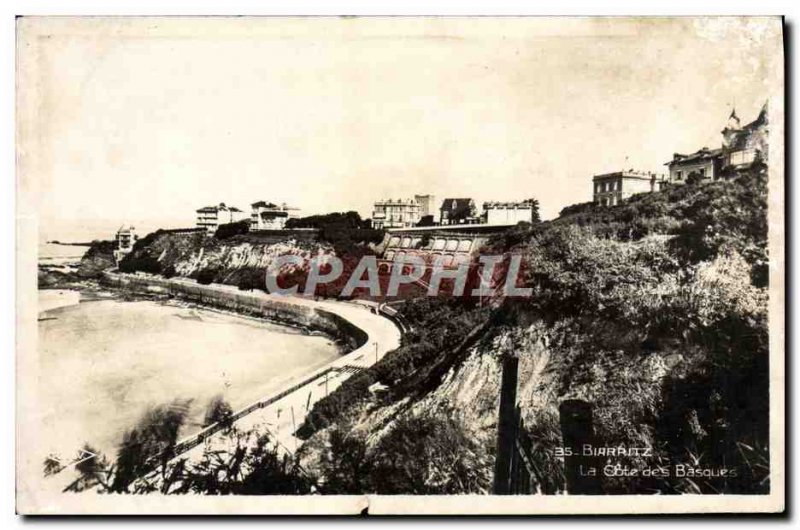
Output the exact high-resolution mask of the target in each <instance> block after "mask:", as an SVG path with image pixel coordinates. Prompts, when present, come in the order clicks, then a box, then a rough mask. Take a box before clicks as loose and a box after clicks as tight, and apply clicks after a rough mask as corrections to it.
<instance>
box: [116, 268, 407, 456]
mask: <svg viewBox="0 0 800 530" xmlns="http://www.w3.org/2000/svg"><path fill="white" fill-rule="evenodd" d="M104 277H105V279H106V281H107V282H108V283H110V284H112V285H115V286H117V287H120V288H123V289H125V288H127V289H134V290H136V289H144V290H145V291H146V292H148V293H162V294H170V295H173V296H176V297H178V298H181V299H186V300H189V301H193V302H196V303H198V305H200V306H201V307H203V306H205V305H210V306H212V307H214V306H216V307H220V306H221V307H223V308H224V309H227V310H231V311H233V312H236V313H240V314H241V313H245V314H250V315H253V314H254V313H256V314H259V313H260V316H261V318H266V319H267V320H270V321H276V322H277V323H285V322H286V321H287V320H288V321H291V322H294V323H295V325H298V326H302V327H307V328H312V329H316V330H318V331H321V332H323V333H326V334H332V335H333V336H334V337H339V338H344V337H345V336H346V337H347V340H348V341H349V345H350V351H349V352H347V353H345V354H343V355H341V356H340V357H338V358H337V359H336V360H334V361H332V362H330V363H328V364H327V365H325V366H322V367H319V368H317V369H316V370H312V371H311V372H310V373H308V374H301V375H299V376H296V377H295V378H291V379H289V380H284V382H283V383H281V384H280V386H279V387H277V389H276V391H275V392H273V393H271V394H270V395H268V396H264V397H263V398H261V399H259V400H257V401H255V402H254V403H252V404H250V405H248V406H246V407H243V408H242V409H239V410H238V411H236V412H234V421H240V420H242V419H244V418H245V417H246V418H247V422H248V423H250V424H253V425H256V424H259V423H266V422H268V423H269V424H270V425H271V427H270V429H269V430H270V431H271V432H272V433H273V435H274V436H275V439H276V442H277V443H279V444H280V445H281V446H283V447H284V449H286V450H287V451H291V449H290V447H291V446H292V445H294V446H295V447H296V446H297V445H298V444H299V440H298V439H297V438H295V436H294V431H295V430H296V427H298V426H299V425H301V424H302V423H303V421H304V420H305V416H306V415H307V414H308V412H309V411H310V410H311V408H312V406H313V404H315V403H316V402H317V401H319V400H320V399H322V398H324V397H325V396H326V395H327V394H328V393H329V392H328V391H329V389H330V390H332V389H333V388H335V387H336V386H338V385H339V384H341V382H343V381H344V380H345V379H347V378H349V377H350V376H351V375H352V374H353V373H356V372H357V371H360V370H363V369H366V368H368V367H370V366H372V365H373V364H374V363H376V362H378V361H379V360H380V359H382V358H383V356H384V355H386V353H388V352H389V351H392V350H394V349H396V348H398V347H399V346H400V338H401V332H400V330H399V329H398V327H397V326H396V325H395V323H394V322H393V321H391V320H389V319H388V318H386V317H384V316H381V315H379V314H376V313H373V312H372V311H371V310H370V308H368V307H366V306H364V305H361V304H356V303H350V302H341V301H328V300H326V301H316V300H311V299H308V298H303V297H295V296H280V295H272V294H267V293H264V292H262V291H250V292H244V291H240V290H238V289H237V288H236V287H232V286H227V285H219V284H212V285H199V284H197V283H196V282H194V281H192V280H185V279H175V278H172V279H165V278H160V277H155V276H144V275H129V274H121V273H112V272H106V273H104ZM209 302H211V303H209ZM218 304H219V305H218ZM323 379H324V381H323V382H321V383H318V384H314V383H315V382H317V381H320V380H323ZM323 385H324V386H323ZM287 409H289V410H290V412H291V414H287V413H284V414H283V415H282V416H281V411H286V410H287ZM219 430H221V428H220V426H218V425H212V426H209V427H206V428H205V429H202V430H200V431H199V432H196V433H194V434H192V435H190V436H188V437H186V438H184V439H182V440H180V441H179V442H178V443H177V444H176V450H175V451H174V455H175V456H177V455H179V454H183V455H184V456H186V454H185V453H187V452H190V451H192V450H193V449H194V448H196V447H198V446H202V444H203V442H205V441H206V440H208V439H209V438H210V437H212V436H213V435H214V434H215V433H216V432H217V431H219Z"/></svg>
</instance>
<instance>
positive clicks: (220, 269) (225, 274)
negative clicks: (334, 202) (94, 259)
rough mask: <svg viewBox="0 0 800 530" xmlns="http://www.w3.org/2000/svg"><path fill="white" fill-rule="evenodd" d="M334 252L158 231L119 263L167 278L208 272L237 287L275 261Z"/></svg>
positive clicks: (299, 243)
mask: <svg viewBox="0 0 800 530" xmlns="http://www.w3.org/2000/svg"><path fill="white" fill-rule="evenodd" d="M329 252H331V247H330V246H328V245H326V244H324V243H320V242H318V241H315V240H308V239H300V238H293V237H291V236H286V237H284V238H277V237H270V238H262V239H259V238H256V237H252V236H235V237H232V238H229V239H224V240H220V239H217V238H214V237H211V236H209V235H207V234H205V233H199V232H177V233H176V232H168V231H164V232H155V233H153V234H150V235H148V236H147V237H146V238H144V239H142V240H140V241H139V242H138V243H137V245H136V247H135V248H134V250H133V252H131V254H130V255H129V256H127V257H126V258H125V259H124V260H123V261H122V263H121V264H120V270H122V271H123V272H134V271H136V270H142V271H144V272H151V273H157V274H163V275H165V276H183V277H187V278H197V277H198V275H199V274H200V273H201V272H203V271H209V272H210V273H211V277H212V278H213V281H214V282H217V283H227V284H237V283H238V282H239V281H240V280H241V279H242V277H243V276H244V275H247V274H251V273H253V274H257V275H260V277H261V278H263V273H264V272H265V271H266V269H267V268H268V267H269V266H270V264H271V263H272V262H273V260H274V259H275V258H276V257H278V256H281V255H285V254H293V255H299V256H301V257H303V258H307V259H310V258H312V257H314V256H317V255H319V254H325V253H329Z"/></svg>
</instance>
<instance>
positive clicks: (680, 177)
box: [675, 171, 683, 180]
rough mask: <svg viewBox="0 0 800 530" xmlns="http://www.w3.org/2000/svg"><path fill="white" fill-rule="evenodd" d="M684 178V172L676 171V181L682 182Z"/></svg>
mask: <svg viewBox="0 0 800 530" xmlns="http://www.w3.org/2000/svg"><path fill="white" fill-rule="evenodd" d="M682 178H683V171H676V172H675V179H676V180H681V179H682Z"/></svg>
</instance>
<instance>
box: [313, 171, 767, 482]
mask: <svg viewBox="0 0 800 530" xmlns="http://www.w3.org/2000/svg"><path fill="white" fill-rule="evenodd" d="M488 247H489V248H487V249H485V250H486V252H487V253H507V252H513V253H516V254H520V255H521V256H522V267H521V274H520V285H524V286H528V287H531V288H532V289H533V295H532V296H531V297H530V298H521V299H512V298H505V299H504V298H502V297H497V298H495V299H494V300H493V301H492V308H491V314H490V315H489V317H488V320H487V319H483V320H482V321H483V322H484V324H483V325H479V322H481V319H479V318H477V316H476V315H478V314H479V312H480V311H484V310H485V307H484V308H477V307H474V305H473V306H470V305H469V302H467V305H466V306H464V307H463V308H462V309H459V310H458V311H460V312H457V311H456V310H455V309H451V310H449V311H448V312H439V313H437V309H436V308H435V307H433V306H431V304H430V303H429V302H427V303H422V305H419V304H417V303H416V302H412V303H407V304H406V305H405V306H402V308H401V311H403V312H404V313H405V316H406V317H407V318H408V319H409V321H410V322H412V325H413V326H414V327H415V331H414V332H413V333H411V334H409V336H407V337H406V340H405V342H404V344H403V346H402V347H401V348H400V349H398V350H397V351H396V352H394V353H391V354H389V355H387V356H386V358H385V359H383V360H382V361H381V362H380V363H379V364H378V365H377V366H376V367H374V368H372V369H371V370H370V373H367V374H364V375H360V376H359V378H353V379H352V380H350V381H347V382H345V384H343V385H342V387H340V388H339V389H337V391H336V393H335V394H338V395H339V396H340V397H341V399H337V396H336V395H332V397H331V399H330V400H329V402H328V403H319V404H318V406H317V407H315V409H316V408H319V411H318V412H319V414H311V417H312V418H313V419H314V420H315V422H316V423H314V424H313V425H310V426H304V430H305V432H306V433H309V432H311V435H310V438H309V440H308V442H307V444H306V445H307V447H306V449H305V462H306V464H307V467H308V469H311V470H314V471H315V472H316V473H318V474H319V476H322V477H325V478H326V480H328V485H329V487H330V488H331V489H332V490H333V491H337V492H348V491H359V490H360V491H377V492H381V493H446V492H449V491H458V492H461V493H470V492H487V491H489V490H490V488H491V478H492V476H493V462H494V455H495V454H496V451H497V448H496V440H497V421H498V405H499V394H500V392H499V388H500V382H501V374H502V365H503V362H502V361H503V358H504V357H505V356H511V355H513V356H516V357H517V358H518V359H519V368H518V374H519V384H518V389H517V405H518V407H519V412H520V418H521V420H522V422H523V424H524V431H523V433H524V436H527V437H528V438H529V439H530V440H531V441H532V449H531V455H530V457H531V460H532V461H533V463H534V464H535V467H536V468H537V469H538V470H539V475H538V476H537V477H535V478H534V480H533V485H532V490H533V491H534V492H542V493H558V492H563V491H564V488H565V482H564V470H563V465H564V464H563V459H562V458H559V457H558V455H557V450H558V449H559V448H560V447H562V446H563V444H564V442H563V439H562V432H561V424H560V416H559V407H560V405H561V404H562V403H564V402H565V401H567V400H581V401H583V402H585V403H587V404H588V405H589V406H590V407H591V409H592V411H593V422H592V430H593V432H594V435H595V439H596V443H597V445H598V446H600V447H626V448H649V449H650V450H651V451H652V455H651V456H648V457H643V456H637V455H631V456H623V457H615V458H611V459H609V458H606V459H605V461H604V465H605V464H606V463H608V464H614V465H617V464H618V465H621V466H629V467H631V468H634V469H644V468H648V467H653V466H665V467H667V468H670V466H672V467H674V466H677V465H689V466H696V467H701V468H703V469H706V470H712V471H713V473H718V471H719V469H722V468H727V469H735V470H736V474H735V476H733V477H730V476H729V477H724V478H721V477H720V476H719V474H716V475H715V474H713V473H712V471H708V473H709V474H708V475H706V476H700V477H696V480H692V481H686V480H681V479H679V478H677V477H675V476H670V477H634V478H631V477H613V476H612V477H606V478H604V479H603V490H604V491H605V492H606V493H619V494H622V493H642V492H648V493H652V492H662V493H673V494H674V493H715V492H716V493H718V492H721V491H724V492H728V493H755V492H763V491H766V489H767V488H769V475H768V471H766V470H767V469H768V465H766V463H767V462H768V461H769V454H768V450H767V448H768V437H769V424H768V417H769V378H768V365H769V349H768V333H767V322H766V314H767V310H766V308H767V289H766V283H767V278H766V276H765V266H766V265H765V264H766V263H767V259H766V180H765V171H764V170H763V168H762V169H757V170H755V172H754V173H752V174H748V175H741V176H739V177H738V178H736V179H734V180H730V181H720V182H714V183H707V184H699V185H696V186H684V187H680V188H674V189H669V190H666V191H665V192H662V193H654V194H649V195H646V196H638V197H634V198H632V199H630V200H628V201H626V203H624V204H623V205H621V206H619V207H616V208H613V209H609V208H596V207H591V206H585V207H584V208H583V209H582V210H581V211H575V212H574V211H571V212H569V214H568V215H565V216H563V217H562V218H561V219H559V220H557V221H555V222H551V223H548V224H545V225H542V226H539V227H534V228H532V229H527V228H522V229H514V230H511V231H509V232H507V233H505V234H503V235H502V236H499V237H497V238H495V240H493V241H491V242H490V243H489V245H488ZM426 304H427V305H426ZM453 307H457V306H453ZM453 315H456V316H458V318H461V319H462V322H458V321H457V320H456V317H454V316H453ZM463 315H467V316H466V317H463ZM470 315H473V316H474V318H473V317H469V316H470ZM462 317H463V318H462ZM468 317H469V318H468ZM459 328H460V329H459ZM471 332H475V333H476V336H475V337H473V338H472V339H471V340H469V341H467V342H466V343H462V340H463V339H464V337H466V336H468V335H469V334H470V333H471ZM393 374H394V375H393ZM374 381H377V382H379V383H381V384H382V385H384V386H386V387H388V389H387V390H386V391H384V392H379V391H372V392H371V393H370V392H366V390H365V389H366V387H367V386H369V385H371V384H372V383H373V382H374ZM370 388H372V387H371V386H370ZM320 419H324V420H325V421H324V422H321V421H319V420H320ZM453 445H457V446H458V447H459V448H460V449H462V450H463V451H462V453H460V454H461V456H458V455H454V454H452V453H451V452H450V449H449V448H450V447H451V446H453ZM342 454H344V455H350V456H341V455H342ZM337 455H338V456H337ZM354 455H358V461H359V462H361V463H362V464H361V465H360V467H359V468H358V469H357V470H354V468H352V466H350V462H351V460H352V459H353V458H355V457H354ZM451 457H452V458H454V459H456V460H455V461H451V460H449V459H450V458H451ZM459 458H460V459H461V460H458V459H459ZM433 461H436V462H449V463H448V464H441V469H439V472H438V473H433V472H432V471H431V466H432V464H431V462H433ZM344 469H348V470H349V471H348V474H345V473H343V472H342V470H344ZM356 471H357V473H356ZM354 473H356V476H358V475H360V476H361V478H359V479H358V483H357V484H353V483H350V482H347V481H346V480H344V478H343V477H345V476H352V475H353V474H354ZM403 477H406V478H407V477H415V478H416V479H417V481H416V482H414V481H410V480H406V479H404V478H403Z"/></svg>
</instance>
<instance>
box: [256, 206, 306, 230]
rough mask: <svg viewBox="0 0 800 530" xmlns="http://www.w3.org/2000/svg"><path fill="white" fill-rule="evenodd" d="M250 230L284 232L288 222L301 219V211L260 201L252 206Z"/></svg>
mask: <svg viewBox="0 0 800 530" xmlns="http://www.w3.org/2000/svg"><path fill="white" fill-rule="evenodd" d="M250 206H251V207H252V208H253V211H252V213H251V214H250V230H283V229H284V228H285V227H286V221H288V220H289V219H296V218H297V217H300V209H299V208H292V207H290V206H287V205H286V203H282V204H280V205H277V204H273V203H271V202H265V201H258V202H254V203H253V204H251V205H250Z"/></svg>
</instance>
